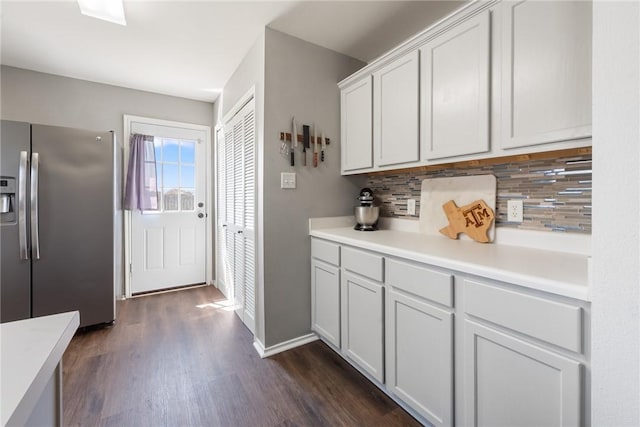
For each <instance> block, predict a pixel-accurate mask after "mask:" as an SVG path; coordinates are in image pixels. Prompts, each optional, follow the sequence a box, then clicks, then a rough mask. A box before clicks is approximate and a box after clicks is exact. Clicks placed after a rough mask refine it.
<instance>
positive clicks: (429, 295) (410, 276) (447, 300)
mask: <svg viewBox="0 0 640 427" xmlns="http://www.w3.org/2000/svg"><path fill="white" fill-rule="evenodd" d="M386 276H387V277H386V283H387V284H388V285H391V286H393V287H394V288H397V289H400V290H403V291H406V292H410V293H412V294H414V295H417V296H419V297H422V298H425V299H428V300H431V301H434V302H437V303H439V304H442V305H446V306H447V307H453V275H451V274H448V273H442V272H439V271H435V270H431V269H429V268H426V267H423V266H420V265H414V264H409V263H406V262H401V261H396V260H394V259H388V258H387V262H386Z"/></svg>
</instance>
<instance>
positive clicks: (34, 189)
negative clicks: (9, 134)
mask: <svg viewBox="0 0 640 427" xmlns="http://www.w3.org/2000/svg"><path fill="white" fill-rule="evenodd" d="M39 165H40V155H39V154H38V153H33V154H32V155H31V257H32V258H33V259H40V235H39V232H38V166H39Z"/></svg>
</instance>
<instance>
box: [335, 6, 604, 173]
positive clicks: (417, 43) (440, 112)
mask: <svg viewBox="0 0 640 427" xmlns="http://www.w3.org/2000/svg"><path fill="white" fill-rule="evenodd" d="M591 19H592V3H591V1H589V0H584V1H564V0H557V1H555V0H554V1H540V0H524V1H503V2H500V1H479V2H471V4H469V5H467V6H464V7H462V8H461V9H460V10H459V11H458V12H457V13H454V14H452V15H451V16H449V17H448V18H446V19H444V20H442V21H440V22H438V23H436V24H434V25H433V26H431V27H429V28H427V29H425V30H424V31H423V32H422V33H420V34H417V35H416V36H415V37H413V38H411V39H409V40H407V41H406V42H405V43H403V44H401V45H399V46H398V47H396V48H395V49H393V50H391V51H390V52H388V53H387V54H385V55H383V56H382V57H380V59H378V60H376V61H374V62H372V63H371V64H369V65H367V66H366V67H364V68H363V69H361V70H360V71H358V72H357V73H355V74H353V75H352V76H350V77H348V78H347V79H345V80H344V81H342V82H340V84H339V86H340V89H341V91H342V123H341V126H342V173H343V174H355V173H364V172H374V171H384V170H392V169H400V168H409V167H416V166H430V165H438V164H446V163H450V162H462V161H477V160H483V159H489V158H498V157H505V156H514V155H523V154H530V153H537V152H543V151H555V150H564V149H574V148H582V147H588V146H590V145H591V139H590V138H591V69H592V65H591V44H592V42H591V38H592V23H591Z"/></svg>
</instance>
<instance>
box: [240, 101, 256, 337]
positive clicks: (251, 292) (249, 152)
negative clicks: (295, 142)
mask: <svg viewBox="0 0 640 427" xmlns="http://www.w3.org/2000/svg"><path fill="white" fill-rule="evenodd" d="M247 107H249V108H248V110H247V111H246V112H245V114H244V115H243V118H242V121H243V128H244V135H243V136H244V137H243V154H244V162H243V166H244V189H243V195H244V197H243V210H242V212H243V224H242V225H243V259H244V263H243V264H244V266H243V267H244V268H243V276H242V279H243V282H244V307H243V311H244V312H243V316H242V319H243V321H244V323H245V324H246V325H247V327H248V328H249V329H250V330H251V331H254V330H255V311H256V310H255V305H256V304H255V303H256V259H255V258H256V254H255V210H256V205H255V199H256V196H255V193H256V132H255V114H254V107H253V101H252V102H251V104H250V105H248V106H247ZM245 108H246V107H245Z"/></svg>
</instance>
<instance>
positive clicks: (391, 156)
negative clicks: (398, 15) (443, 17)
mask: <svg viewBox="0 0 640 427" xmlns="http://www.w3.org/2000/svg"><path fill="white" fill-rule="evenodd" d="M418 64H419V56H418V51H417V50H416V51H413V52H410V53H409V54H407V55H405V56H403V57H402V58H400V59H397V60H395V61H393V62H392V63H390V64H388V65H386V66H385V67H384V68H382V69H381V70H379V71H377V72H376V73H375V74H374V75H373V114H374V115H373V117H374V118H373V146H374V151H375V154H376V166H388V165H398V164H402V163H411V162H417V161H418V160H419V159H420V152H419V151H420V150H419V145H420V144H419V135H418V121H419V111H418V107H419V105H418V104H419V95H420V90H419V74H418V73H419V66H418Z"/></svg>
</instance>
